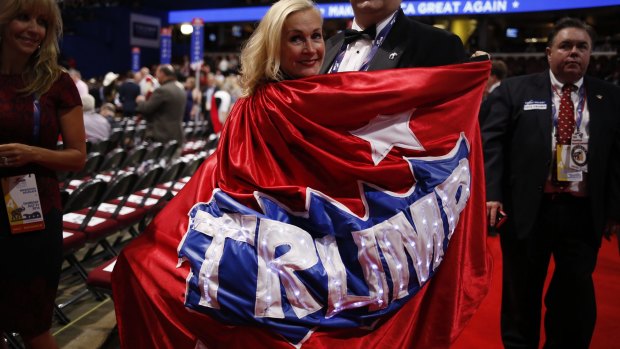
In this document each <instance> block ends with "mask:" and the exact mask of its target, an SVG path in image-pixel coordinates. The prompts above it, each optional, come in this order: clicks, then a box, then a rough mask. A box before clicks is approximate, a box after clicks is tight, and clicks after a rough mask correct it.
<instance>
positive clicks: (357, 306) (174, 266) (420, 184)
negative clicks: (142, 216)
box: [112, 61, 490, 349]
mask: <svg viewBox="0 0 620 349" xmlns="http://www.w3.org/2000/svg"><path fill="white" fill-rule="evenodd" d="M489 70H490V63H489V62H488V61H487V62H475V63H464V64H458V65H451V66H443V67H434V68H407V69H395V70H386V71H376V72H349V73H338V74H330V75H320V76H313V77H308V78H304V79H298V80H290V81H283V82H277V83H276V82H274V83H269V84H266V85H265V86H262V87H260V88H259V89H258V90H257V91H256V92H255V93H254V94H253V95H252V96H250V97H247V98H242V99H240V100H238V101H237V102H236V103H235V105H234V107H233V110H232V111H231V113H230V116H229V118H228V119H227V121H226V124H225V125H224V129H223V131H222V134H221V139H220V142H219V145H218V148H217V150H216V151H215V153H214V154H213V155H211V156H210V157H209V158H207V159H206V160H205V162H204V163H203V164H202V165H201V167H200V168H199V169H198V171H197V172H196V173H195V174H194V175H193V177H192V179H191V180H190V181H189V182H188V183H187V184H186V185H185V187H184V188H183V189H182V190H181V191H180V192H179V193H178V194H177V195H176V196H175V197H174V198H173V199H172V200H171V201H170V202H169V204H168V205H167V206H166V207H165V208H164V209H163V210H162V211H161V212H160V213H159V214H158V215H157V216H156V217H155V218H154V220H153V221H152V222H151V224H150V225H149V226H148V228H147V229H146V230H145V231H144V232H143V233H142V234H141V235H140V236H139V237H137V238H136V239H135V240H134V241H132V242H131V243H130V244H129V245H128V246H127V247H126V248H125V249H124V250H123V251H122V252H121V254H120V256H119V258H118V261H117V263H116V266H115V268H114V272H113V274H112V281H113V295H114V304H115V309H116V315H117V320H118V329H119V334H120V339H121V345H122V347H123V348H131V349H137V348H149V349H152V348H175V349H184V348H188V349H193V348H209V349H215V348H270V349H273V348H292V347H296V348H304V349H306V348H325V349H327V348H345V347H346V348H347V349H354V348H360V349H361V348H425V349H428V348H448V347H449V346H450V344H451V343H452V342H453V341H454V340H455V339H456V337H457V336H458V334H459V333H460V332H461V330H462V329H463V327H464V326H465V324H466V323H467V321H468V320H469V319H470V317H471V316H472V315H473V313H474V311H475V310H476V308H477V306H478V304H479V303H480V302H481V301H482V299H483V298H484V296H485V295H486V293H487V289H488V285H489V278H490V270H489V269H490V265H489V259H488V255H487V251H486V243H485V238H486V230H485V225H486V209H485V193H484V173H483V159H482V151H481V142H480V134H479V127H478V109H479V104H480V100H481V97H482V93H483V89H484V87H485V83H486V81H487V76H488V74H489Z"/></svg>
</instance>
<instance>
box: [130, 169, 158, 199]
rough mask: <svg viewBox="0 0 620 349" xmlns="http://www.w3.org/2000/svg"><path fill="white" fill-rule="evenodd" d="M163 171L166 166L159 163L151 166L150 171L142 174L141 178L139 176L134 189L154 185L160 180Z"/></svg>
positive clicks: (137, 189)
mask: <svg viewBox="0 0 620 349" xmlns="http://www.w3.org/2000/svg"><path fill="white" fill-rule="evenodd" d="M163 171H164V168H163V167H161V166H159V165H155V166H153V167H151V168H150V169H149V170H148V171H146V172H145V173H144V174H142V175H141V176H140V178H138V181H137V182H136V185H135V187H134V189H133V191H134V192H136V191H139V190H142V189H147V188H151V187H153V186H154V185H155V184H156V183H157V181H158V180H159V177H160V176H161V174H162V173H163Z"/></svg>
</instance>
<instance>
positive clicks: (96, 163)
mask: <svg viewBox="0 0 620 349" xmlns="http://www.w3.org/2000/svg"><path fill="white" fill-rule="evenodd" d="M103 159H104V156H103V154H102V153H99V152H94V153H90V154H88V155H87V156H86V162H85V163H84V167H82V169H81V170H79V171H77V172H75V173H72V174H71V175H70V177H69V178H68V179H69V180H71V179H80V178H84V177H86V176H92V175H93V174H94V173H97V172H98V171H99V167H100V166H101V163H103Z"/></svg>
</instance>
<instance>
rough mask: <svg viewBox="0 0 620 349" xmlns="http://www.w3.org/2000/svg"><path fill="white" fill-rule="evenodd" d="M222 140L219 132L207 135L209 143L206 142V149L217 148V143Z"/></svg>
mask: <svg viewBox="0 0 620 349" xmlns="http://www.w3.org/2000/svg"><path fill="white" fill-rule="evenodd" d="M219 141H220V136H219V134H217V133H212V134H210V135H209V137H207V143H206V144H205V149H206V150H211V149H215V148H217V144H218V142H219Z"/></svg>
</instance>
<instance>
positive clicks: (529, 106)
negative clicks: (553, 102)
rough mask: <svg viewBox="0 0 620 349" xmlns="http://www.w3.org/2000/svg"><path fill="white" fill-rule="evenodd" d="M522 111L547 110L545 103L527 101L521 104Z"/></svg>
mask: <svg viewBox="0 0 620 349" xmlns="http://www.w3.org/2000/svg"><path fill="white" fill-rule="evenodd" d="M523 110H524V111H527V110H547V102H545V101H527V102H525V104H523Z"/></svg>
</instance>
